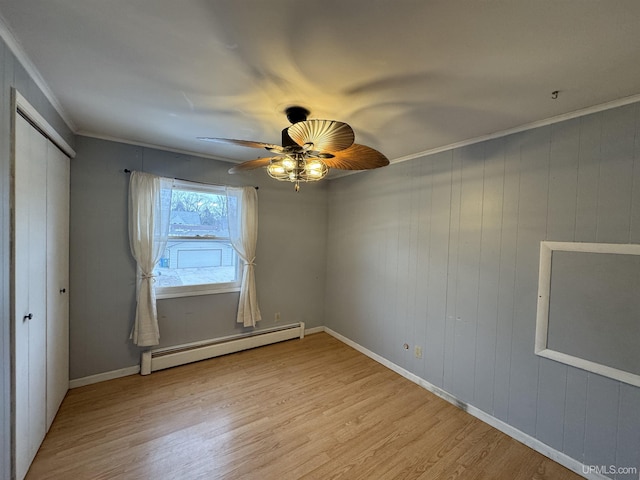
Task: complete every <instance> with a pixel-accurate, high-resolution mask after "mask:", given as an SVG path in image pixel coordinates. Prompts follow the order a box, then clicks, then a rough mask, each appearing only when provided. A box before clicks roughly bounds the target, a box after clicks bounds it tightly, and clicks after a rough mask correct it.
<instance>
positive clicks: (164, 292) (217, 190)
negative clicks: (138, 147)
mask: <svg viewBox="0 0 640 480" xmlns="http://www.w3.org/2000/svg"><path fill="white" fill-rule="evenodd" d="M174 190H183V191H185V190H186V191H190V192H200V193H208V194H214V195H221V196H235V197H236V198H237V200H238V208H239V209H241V208H242V205H241V204H240V196H239V195H238V194H237V193H235V192H233V191H230V190H228V189H227V188H226V187H225V186H223V185H211V184H205V183H196V182H190V181H187V180H174V182H173V185H172V188H171V192H172V195H173V191H174ZM176 240H177V241H184V242H195V243H199V242H212V241H213V242H219V243H223V244H228V245H229V246H230V247H231V248H232V249H233V250H234V252H233V253H234V257H235V259H236V260H235V263H236V265H235V267H236V281H235V282H220V283H206V284H199V285H178V286H167V287H155V291H156V299H158V300H162V299H166V298H180V297H192V296H198V295H215V294H219V293H234V292H239V291H240V285H241V283H242V262H241V259H240V256H239V255H238V253H237V252H236V251H235V249H234V248H233V244H232V243H231V238H230V237H217V236H214V235H203V236H197V235H196V236H188V235H186V236H185V235H176V236H172V235H169V240H168V241H169V242H172V241H176Z"/></svg>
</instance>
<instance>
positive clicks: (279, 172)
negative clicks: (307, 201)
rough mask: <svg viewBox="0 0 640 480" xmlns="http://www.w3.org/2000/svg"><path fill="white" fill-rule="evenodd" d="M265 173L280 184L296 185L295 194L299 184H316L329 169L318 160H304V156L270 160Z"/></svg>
mask: <svg viewBox="0 0 640 480" xmlns="http://www.w3.org/2000/svg"><path fill="white" fill-rule="evenodd" d="M267 173H268V174H269V176H270V177H271V178H275V179H276V180H280V181H281V182H293V183H295V184H296V192H297V191H298V190H299V188H300V187H299V183H300V182H317V181H318V180H322V179H323V178H324V177H326V176H327V173H329V167H327V165H326V164H325V163H324V162H323V161H322V160H320V159H318V158H313V159H308V160H307V159H305V157H304V155H296V156H295V157H289V156H287V157H284V158H277V157H276V158H272V159H271V162H270V163H269V165H268V166H267Z"/></svg>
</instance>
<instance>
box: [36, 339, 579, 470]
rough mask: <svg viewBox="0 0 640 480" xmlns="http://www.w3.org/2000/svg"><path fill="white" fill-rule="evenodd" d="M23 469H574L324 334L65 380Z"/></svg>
mask: <svg viewBox="0 0 640 480" xmlns="http://www.w3.org/2000/svg"><path fill="white" fill-rule="evenodd" d="M27 478H28V479H30V480H34V479H64V480H85V479H86V480H89V479H91V480H97V479H127V480H130V479H145V480H146V479H153V480H165V479H180V480H182V479H187V480H191V479H243V480H244V479H259V480H270V479H274V480H283V479H299V478H306V479H323V480H324V479H348V480H357V479H363V480H364V479H366V480H373V479H402V480H405V479H422V480H424V479H430V480H431V479H457V478H459V479H463V480H477V479H487V480H488V479H491V480H495V479H508V480H519V479H536V480H543V479H549V480H564V479H567V480H569V479H571V480H573V479H579V478H580V477H579V476H578V475H576V474H574V473H572V472H570V471H569V470H567V469H566V468H564V467H562V466H560V465H558V464H557V463H554V462H553V461H551V460H549V459H547V458H545V457H544V456H542V455H540V454H538V453H536V452H534V451H533V450H531V449H530V448H528V447H525V446H524V445H522V444H520V443H518V442H516V441H515V440H513V439H511V438H509V437H508V436H506V435H504V434H502V433H500V432H499V431H497V430H496V429H494V428H492V427H490V426H488V425H487V424H485V423H483V422H481V421H479V420H477V419H476V418H474V417H472V416H471V415H469V414H467V413H465V412H463V411H462V410H460V409H458V408H456V407H454V406H453V405H451V404H449V403H447V402H445V401H444V400H442V399H440V398H438V397H436V396H435V395H433V394H431V393H429V392H428V391H426V390H424V389H423V388H421V387H419V386H417V385H415V384H414V383H412V382H410V381H408V380H406V379H405V378H403V377H401V376H399V375H398V374H396V373H394V372H392V371H391V370H389V369H387V368H385V367H383V366H382V365H380V364H378V363H376V362H374V361H373V360H371V359H369V358H368V357H366V356H364V355H362V354H361V353H359V352H357V351H355V350H353V349H352V348H350V347H348V346H346V345H344V344H343V343H341V342H339V341H338V340H336V339H334V338H332V337H330V336H329V335H327V334H324V333H319V334H315V335H310V336H308V337H306V338H305V339H303V340H290V341H287V342H283V343H279V344H276V345H270V346H267V347H262V348H259V349H254V350H249V351H245V352H240V353H236V354H233V355H227V356H225V357H219V358H216V359H212V360H207V361H203V362H199V363H195V364H191V365H186V366H182V367H176V368H173V369H170V370H164V371H160V372H154V373H153V374H151V375H149V376H145V377H142V376H139V375H133V376H129V377H124V378H120V379H116V380H111V381H108V382H103V383H99V384H95V385H89V386H86V387H81V388H77V389H74V390H71V391H70V392H69V393H68V394H67V397H66V398H65V400H64V402H63V404H62V407H61V409H60V412H59V413H58V416H57V418H56V420H55V421H54V423H53V425H52V427H51V430H50V431H49V434H48V435H47V437H46V439H45V441H44V443H43V445H42V447H41V449H40V451H39V452H38V455H37V456H36V459H35V461H34V463H33V465H32V467H31V470H30V471H29V474H28V475H27Z"/></svg>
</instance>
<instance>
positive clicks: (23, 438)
mask: <svg viewBox="0 0 640 480" xmlns="http://www.w3.org/2000/svg"><path fill="white" fill-rule="evenodd" d="M47 143H48V140H47V139H46V138H45V137H44V136H42V135H41V134H40V133H39V132H38V131H37V130H35V129H34V128H32V127H31V125H29V123H28V122H27V121H26V120H24V119H23V118H22V117H20V116H17V117H16V161H15V191H14V192H15V197H14V198H15V200H14V209H15V210H14V212H15V224H14V225H15V232H14V234H15V237H14V238H15V251H14V252H15V257H14V258H15V262H14V265H13V268H14V278H15V280H14V281H15V283H14V285H15V300H14V301H15V310H14V311H15V319H14V328H15V330H14V331H15V368H16V378H15V382H16V383H15V386H16V388H15V395H16V406H15V408H16V437H15V442H16V476H17V478H18V479H21V478H23V477H24V475H25V474H26V472H27V470H28V468H29V465H30V464H31V461H32V460H33V457H34V456H35V454H36V452H37V451H38V448H39V447H40V444H41V443H42V440H43V439H44V436H45V433H46V430H47V425H46V388H47V380H46V379H47V354H46V349H47V344H46V339H47V323H46V322H47V302H46V270H45V265H46V259H47V255H46V251H47V230H46V229H47V193H46V192H47V162H46V158H47Z"/></svg>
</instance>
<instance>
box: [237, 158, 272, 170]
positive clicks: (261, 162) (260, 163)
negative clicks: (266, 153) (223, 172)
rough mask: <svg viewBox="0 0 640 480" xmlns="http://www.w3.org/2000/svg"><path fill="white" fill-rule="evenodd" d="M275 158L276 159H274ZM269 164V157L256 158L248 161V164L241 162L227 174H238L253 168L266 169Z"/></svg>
mask: <svg viewBox="0 0 640 480" xmlns="http://www.w3.org/2000/svg"><path fill="white" fill-rule="evenodd" d="M274 158H277V157H274ZM269 163H271V158H270V157H265V158H256V159H255V160H249V161H248V162H242V163H239V164H238V165H235V166H233V167H231V168H230V169H229V173H239V172H244V171H245V170H253V169H254V168H260V167H266V166H267V165H269Z"/></svg>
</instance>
